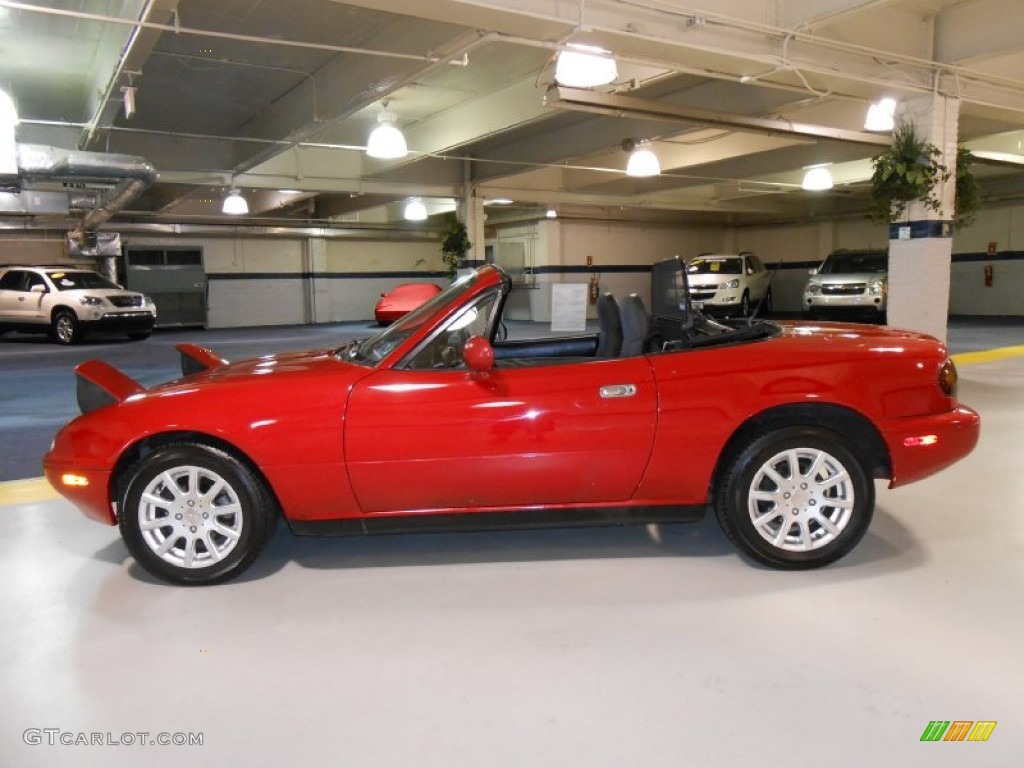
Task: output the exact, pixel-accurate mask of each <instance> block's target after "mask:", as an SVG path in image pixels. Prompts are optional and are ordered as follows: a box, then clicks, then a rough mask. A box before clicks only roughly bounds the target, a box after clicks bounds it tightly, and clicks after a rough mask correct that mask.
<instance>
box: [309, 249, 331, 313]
mask: <svg viewBox="0 0 1024 768" xmlns="http://www.w3.org/2000/svg"><path fill="white" fill-rule="evenodd" d="M302 270H303V271H304V272H305V273H306V274H305V284H306V322H307V323H310V324H311V325H316V324H317V323H329V322H330V321H331V294H330V290H329V288H328V284H327V280H325V279H323V278H322V277H321V278H318V275H323V274H324V273H326V272H327V241H326V240H324V239H323V238H322V237H310V238H307V239H306V240H305V242H304V243H303V265H302Z"/></svg>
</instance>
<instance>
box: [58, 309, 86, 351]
mask: <svg viewBox="0 0 1024 768" xmlns="http://www.w3.org/2000/svg"><path fill="white" fill-rule="evenodd" d="M50 335H51V336H52V337H53V340H54V341H56V342H57V343H58V344H77V343H78V342H80V341H81V340H82V328H81V325H80V324H79V322H78V318H77V317H75V313H74V312H72V311H71V310H69V309H59V310H57V312H56V313H55V314H54V316H53V320H51V322H50Z"/></svg>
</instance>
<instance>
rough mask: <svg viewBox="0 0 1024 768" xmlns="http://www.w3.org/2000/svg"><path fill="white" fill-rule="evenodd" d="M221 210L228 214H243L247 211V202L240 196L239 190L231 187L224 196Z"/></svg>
mask: <svg viewBox="0 0 1024 768" xmlns="http://www.w3.org/2000/svg"><path fill="white" fill-rule="evenodd" d="M221 210H222V211H223V212H224V213H226V214H229V215H230V216H244V215H245V214H247V213H248V212H249V203H247V202H246V201H245V198H244V197H242V193H241V192H239V191H238V190H237V189H232V190H231V191H230V192H228V196H227V197H225V198H224V205H223V207H222V208H221Z"/></svg>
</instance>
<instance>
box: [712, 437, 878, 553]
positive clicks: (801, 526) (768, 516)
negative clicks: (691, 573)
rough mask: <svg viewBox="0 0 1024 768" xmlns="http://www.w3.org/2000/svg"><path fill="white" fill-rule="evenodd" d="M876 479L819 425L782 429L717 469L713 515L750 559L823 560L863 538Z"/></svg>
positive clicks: (755, 441) (750, 444) (839, 439)
mask: <svg viewBox="0 0 1024 768" xmlns="http://www.w3.org/2000/svg"><path fill="white" fill-rule="evenodd" d="M874 506H875V489H874V485H873V483H872V481H871V479H870V477H869V476H868V473H867V472H866V471H865V470H864V466H863V463H862V461H861V460H860V459H859V458H858V457H857V455H856V453H855V451H854V449H853V448H852V447H851V446H850V445H849V444H848V443H847V441H846V440H845V439H843V438H842V437H841V436H840V435H838V434H836V433H834V432H832V431H830V430H827V429H822V428H819V427H782V428H778V429H775V430H774V431H772V432H769V433H768V434H765V435H763V436H761V437H758V438H755V439H753V440H751V441H749V442H748V443H747V444H746V445H745V446H743V447H742V448H741V449H740V450H739V451H738V452H737V453H735V454H734V455H733V456H732V458H731V459H729V460H727V462H726V466H725V467H724V468H723V471H722V473H721V475H720V478H719V481H718V484H717V488H716V493H715V514H716V516H717V517H718V522H719V524H720V525H721V526H722V530H723V531H725V533H726V535H727V536H728V537H729V538H730V539H731V540H732V541H733V542H734V543H735V544H736V545H737V546H738V547H739V549H740V550H741V551H742V552H743V553H744V554H746V555H747V556H749V557H751V558H752V559H754V560H756V561H758V562H760V563H764V564H765V565H770V566H772V567H775V568H782V569H789V570H796V569H806V568H817V567H820V566H823V565H828V564H829V563H832V562H834V561H836V560H838V559H839V558H841V557H843V556H844V555H846V554H847V553H848V552H849V551H850V550H851V549H853V548H854V546H856V545H857V542H859V541H860V540H861V538H862V537H863V536H864V533H865V532H866V531H867V529H868V525H869V524H870V522H871V516H872V513H873V511H874Z"/></svg>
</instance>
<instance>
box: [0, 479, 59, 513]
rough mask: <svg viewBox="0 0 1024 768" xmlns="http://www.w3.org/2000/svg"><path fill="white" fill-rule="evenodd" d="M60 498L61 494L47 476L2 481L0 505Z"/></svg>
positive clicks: (31, 502)
mask: <svg viewBox="0 0 1024 768" xmlns="http://www.w3.org/2000/svg"><path fill="white" fill-rule="evenodd" d="M59 498H61V496H60V494H59V493H57V492H56V491H55V490H53V487H52V486H51V485H50V484H49V483H48V482H46V478H45V477H33V478H32V479H30V480H8V481H6V482H3V483H0V507H3V506H6V505H8V504H34V503H36V502H40V501H49V500H50V499H59Z"/></svg>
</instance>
